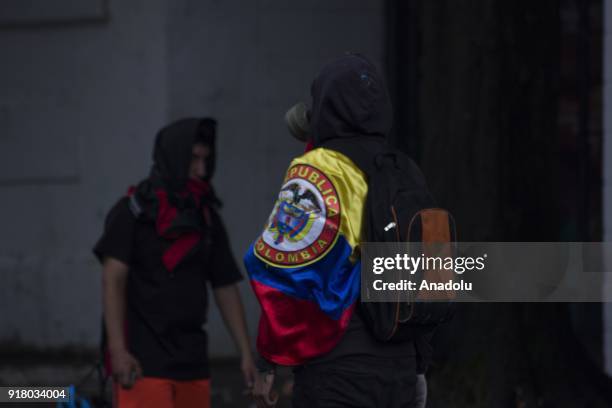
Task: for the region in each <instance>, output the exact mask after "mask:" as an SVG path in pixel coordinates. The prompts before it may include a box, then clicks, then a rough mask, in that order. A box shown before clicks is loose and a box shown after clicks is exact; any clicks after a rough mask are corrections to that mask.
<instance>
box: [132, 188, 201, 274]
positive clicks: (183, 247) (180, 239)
mask: <svg viewBox="0 0 612 408" xmlns="http://www.w3.org/2000/svg"><path fill="white" fill-rule="evenodd" d="M135 191H136V188H135V187H130V189H129V191H128V195H130V196H131V195H133V194H134V193H135ZM210 191H211V189H210V184H209V183H208V182H206V181H202V180H191V179H190V180H189V181H187V183H186V186H185V189H184V190H183V191H181V192H180V193H178V196H179V197H180V198H187V197H188V196H190V195H191V197H192V198H193V199H194V201H195V203H196V207H197V208H198V209H200V211H202V217H203V220H204V223H205V224H206V225H207V226H210V225H211V215H210V207H209V206H208V205H207V204H206V203H202V201H203V200H205V197H206V196H207V195H208V194H209V193H210ZM154 192H155V196H156V198H157V217H156V219H155V230H156V231H157V234H158V235H159V236H160V237H163V238H166V239H170V240H173V241H174V242H173V243H172V244H171V245H170V246H169V247H168V248H167V249H166V250H165V251H164V253H163V255H162V263H163V264H164V266H165V267H166V269H167V270H168V272H170V273H172V272H174V270H175V268H176V267H177V265H178V264H179V263H180V262H181V261H182V260H183V259H184V258H185V256H187V254H189V253H190V252H191V250H192V249H193V248H194V247H195V246H196V245H197V244H198V243H199V242H200V240H201V239H202V232H203V231H202V230H199V229H196V228H193V229H192V230H189V231H176V230H174V231H173V230H172V227H173V223H174V221H175V220H176V218H177V216H178V215H179V210H178V209H177V208H176V207H174V206H172V204H171V203H170V201H169V200H168V191H167V190H166V189H164V188H157V189H155V190H154Z"/></svg>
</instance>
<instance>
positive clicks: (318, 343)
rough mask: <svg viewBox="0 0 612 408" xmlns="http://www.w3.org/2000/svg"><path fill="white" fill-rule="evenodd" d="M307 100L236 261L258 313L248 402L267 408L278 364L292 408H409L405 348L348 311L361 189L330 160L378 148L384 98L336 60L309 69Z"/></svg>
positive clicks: (348, 166) (360, 231) (352, 172)
mask: <svg viewBox="0 0 612 408" xmlns="http://www.w3.org/2000/svg"><path fill="white" fill-rule="evenodd" d="M311 96H312V104H311V109H310V110H309V111H308V110H306V109H305V108H304V105H302V106H296V107H295V108H294V109H292V110H290V111H289V112H288V113H287V115H288V117H289V119H290V120H288V124H289V127H290V131H291V132H292V133H293V134H294V135H296V136H297V137H298V138H300V139H301V140H303V141H305V142H308V147H307V149H306V150H307V151H306V152H305V153H304V154H303V155H302V156H300V157H298V158H296V159H294V160H293V161H292V162H291V164H290V166H289V169H288V170H287V172H286V174H285V178H284V182H283V185H282V187H281V190H280V193H279V196H278V199H277V201H276V203H275V206H274V208H273V210H272V213H271V215H270V217H269V219H268V222H267V223H266V226H265V228H264V230H263V232H262V233H261V235H260V236H259V237H258V238H256V240H255V242H254V243H253V245H252V246H251V247H250V248H249V250H248V251H247V253H246V255H245V257H244V262H245V265H246V268H247V271H248V273H249V277H250V282H251V286H252V288H253V290H254V292H255V294H256V296H257V299H258V301H259V303H260V305H261V308H262V311H261V318H260V321H259V330H258V337H257V350H258V352H259V359H258V361H257V364H258V368H259V375H258V376H257V378H256V381H255V388H254V390H253V395H254V397H255V400H256V401H257V404H258V407H268V406H274V405H275V404H276V402H277V397H276V396H274V395H273V394H274V391H273V390H272V388H273V383H274V377H275V366H276V365H283V366H292V367H294V369H293V372H294V387H293V397H292V398H293V406H294V407H296V408H300V407H309V408H316V407H388V408H391V407H402V408H405V407H414V406H415V404H416V391H415V389H416V384H417V351H416V348H415V344H414V342H408V343H385V342H380V341H377V340H376V339H375V338H374V337H373V335H372V334H371V333H370V331H369V330H368V329H367V327H366V326H365V322H364V321H363V319H362V318H361V316H360V313H358V308H357V307H356V306H357V303H358V302H359V294H360V261H359V244H360V242H362V240H363V237H364V224H363V222H364V210H365V201H366V195H367V191H368V185H367V179H366V175H365V174H364V173H363V172H362V171H361V170H360V168H359V167H358V166H357V165H356V164H355V163H354V162H353V161H352V160H351V159H350V158H349V157H348V156H347V155H345V154H343V153H341V152H345V151H350V150H351V149H359V150H361V151H365V152H368V151H375V150H376V147H377V146H379V145H381V144H384V143H386V142H385V140H386V136H387V135H388V133H389V131H390V128H391V124H392V107H391V103H390V99H389V96H388V92H387V89H386V87H385V85H384V84H383V81H382V79H381V77H380V76H379V74H378V73H377V70H376V68H375V67H374V65H373V64H372V63H371V62H370V61H369V60H367V59H366V58H365V57H363V56H362V55H359V54H347V55H344V56H342V57H341V58H338V59H336V60H334V61H332V62H331V63H328V64H327V65H326V66H325V67H324V68H323V69H322V70H321V72H320V73H319V75H318V76H317V77H316V79H315V80H314V82H313V83H312V87H311ZM286 118H287V117H286ZM291 118H293V119H295V120H293V119H291ZM330 146H334V147H330ZM339 147H341V148H339Z"/></svg>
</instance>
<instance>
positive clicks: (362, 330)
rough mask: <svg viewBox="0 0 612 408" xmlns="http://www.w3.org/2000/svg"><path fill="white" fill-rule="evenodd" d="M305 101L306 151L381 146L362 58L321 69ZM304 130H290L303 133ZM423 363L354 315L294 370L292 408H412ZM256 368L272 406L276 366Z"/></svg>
mask: <svg viewBox="0 0 612 408" xmlns="http://www.w3.org/2000/svg"><path fill="white" fill-rule="evenodd" d="M311 96H312V105H311V106H312V108H311V110H310V112H308V118H309V127H310V129H308V131H307V133H308V134H309V137H308V142H309V147H308V148H307V149H317V148H325V149H332V150H337V151H340V152H343V153H344V152H350V151H351V150H352V149H358V150H360V151H368V150H377V149H376V147H377V146H378V145H380V144H384V143H385V142H386V137H387V135H388V134H389V131H390V128H391V124H392V107H391V103H390V99H389V96H388V92H387V90H386V87H385V85H384V84H383V81H382V79H381V78H380V76H379V74H378V73H377V71H376V68H375V67H374V65H373V64H372V63H371V62H370V61H368V60H367V59H366V58H365V57H363V56H361V55H358V54H348V55H345V56H343V57H341V58H339V59H337V60H335V61H333V62H331V63H329V64H327V65H326V66H325V67H324V68H323V69H322V70H321V72H320V73H319V75H318V76H317V77H316V79H315V80H314V82H313V83H312V87H311ZM303 125H304V124H303V123H301V124H297V125H296V126H292V125H290V129H291V128H301V129H302V130H305V129H304V128H305V127H306V126H303ZM330 157H334V156H333V155H331V156H330ZM348 157H349V158H350V155H348ZM326 160H327V159H326ZM338 183H339V184H342V185H338V186H336V187H337V188H339V189H348V190H350V189H351V182H350V181H349V180H346V181H345V182H342V181H341V180H340V181H339V182H338ZM355 194H357V193H355ZM262 313H264V314H265V313H267V312H266V310H263V311H262ZM260 335H261V333H260ZM422 357H423V356H422V355H421V356H419V353H418V352H417V348H416V346H415V343H414V342H407V343H399V344H398V343H395V344H394V343H383V342H379V341H377V340H376V339H375V338H374V336H373V335H372V334H371V332H370V331H369V330H368V328H367V327H366V325H365V323H364V321H363V319H362V318H361V316H360V314H359V313H358V312H355V313H353V314H352V317H351V318H350V321H349V323H348V327H347V328H346V330H345V332H344V333H343V336H342V338H341V340H340V341H339V342H338V343H337V344H336V345H335V347H334V348H333V349H332V350H331V351H329V352H327V353H325V354H322V355H319V356H316V357H314V358H312V359H310V360H308V361H306V362H305V363H303V364H300V365H299V366H297V367H295V368H294V375H295V376H294V378H295V385H294V389H293V406H294V407H296V408H300V407H308V408H316V407H388V408H394V407H398V408H399V407H401V408H408V407H414V406H415V404H416V396H415V389H416V384H417V371H420V372H422V371H424V364H423V363H424V361H423V360H424V359H423V358H422ZM258 367H259V369H260V372H261V373H263V374H261V375H260V376H258V378H257V379H256V384H255V390H254V394H255V397H256V400H257V401H258V406H260V407H263V406H271V405H273V404H274V400H273V399H272V398H270V391H271V388H272V383H273V381H274V364H273V363H272V362H270V361H269V360H267V359H266V358H263V357H260V358H259V360H258Z"/></svg>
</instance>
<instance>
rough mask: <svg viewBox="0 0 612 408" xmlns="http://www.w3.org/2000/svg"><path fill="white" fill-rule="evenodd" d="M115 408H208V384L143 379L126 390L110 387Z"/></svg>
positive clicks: (207, 382) (204, 382) (198, 381)
mask: <svg viewBox="0 0 612 408" xmlns="http://www.w3.org/2000/svg"><path fill="white" fill-rule="evenodd" d="M113 392H114V404H113V405H114V407H115V408H210V380H209V379H206V380H192V381H177V380H170V379H167V378H154V377H145V378H141V379H139V380H137V381H136V383H135V384H134V386H133V387H132V388H130V389H125V388H123V387H121V385H120V384H118V383H114V384H113Z"/></svg>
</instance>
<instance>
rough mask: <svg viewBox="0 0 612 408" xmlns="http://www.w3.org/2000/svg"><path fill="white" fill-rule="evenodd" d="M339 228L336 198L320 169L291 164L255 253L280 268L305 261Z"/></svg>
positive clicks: (314, 256) (328, 245) (314, 257)
mask: <svg viewBox="0 0 612 408" xmlns="http://www.w3.org/2000/svg"><path fill="white" fill-rule="evenodd" d="M339 228H340V200H339V198H338V193H337V192H336V188H335V187H334V185H333V184H332V182H331V181H330V179H329V177H327V176H326V175H325V173H323V172H322V171H321V170H319V169H317V168H315V167H312V166H309V165H307V164H296V165H294V166H292V167H291V168H290V169H289V170H288V171H287V175H286V176H285V180H284V182H283V187H282V188H281V191H280V193H279V194H278V199H277V200H276V203H275V205H274V209H273V210H272V214H271V215H270V218H269V219H268V223H267V224H266V229H265V230H264V232H263V234H261V236H260V237H259V238H258V239H257V241H256V242H255V255H256V256H257V257H258V258H259V259H261V260H262V261H264V262H266V263H268V264H271V265H273V266H277V267H281V268H296V267H299V266H304V265H308V264H310V263H312V262H315V261H317V260H318V259H320V258H321V257H323V256H324V255H325V254H326V253H327V252H328V251H329V249H330V248H331V247H332V246H333V245H334V243H335V242H336V239H337V238H338V231H339Z"/></svg>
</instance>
